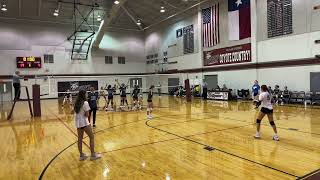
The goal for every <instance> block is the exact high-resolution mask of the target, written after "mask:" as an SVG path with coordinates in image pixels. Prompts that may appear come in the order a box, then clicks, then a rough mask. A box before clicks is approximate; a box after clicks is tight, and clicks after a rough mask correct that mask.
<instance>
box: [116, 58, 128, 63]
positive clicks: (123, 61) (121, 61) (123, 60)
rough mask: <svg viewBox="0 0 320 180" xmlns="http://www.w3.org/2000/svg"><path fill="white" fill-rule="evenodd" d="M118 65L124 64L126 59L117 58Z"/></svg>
mask: <svg viewBox="0 0 320 180" xmlns="http://www.w3.org/2000/svg"><path fill="white" fill-rule="evenodd" d="M118 64H126V58H125V57H118Z"/></svg>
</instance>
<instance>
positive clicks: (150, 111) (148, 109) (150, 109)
mask: <svg viewBox="0 0 320 180" xmlns="http://www.w3.org/2000/svg"><path fill="white" fill-rule="evenodd" d="M153 89H154V85H152V86H151V87H150V88H149V92H148V99H147V102H148V107H147V117H148V119H152V118H153V116H152V110H153V102H152V98H153Z"/></svg>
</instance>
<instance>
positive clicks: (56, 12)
mask: <svg viewBox="0 0 320 180" xmlns="http://www.w3.org/2000/svg"><path fill="white" fill-rule="evenodd" d="M53 15H54V16H56V17H57V16H59V9H55V10H54V12H53Z"/></svg>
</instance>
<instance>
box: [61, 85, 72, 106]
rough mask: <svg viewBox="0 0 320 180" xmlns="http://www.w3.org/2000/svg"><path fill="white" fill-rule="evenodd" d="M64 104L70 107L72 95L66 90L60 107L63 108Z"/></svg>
mask: <svg viewBox="0 0 320 180" xmlns="http://www.w3.org/2000/svg"><path fill="white" fill-rule="evenodd" d="M66 103H67V104H68V105H69V106H72V94H71V92H70V90H69V89H68V90H67V92H66V93H65V94H64V97H63V102H62V107H63V106H64V105H65V104H66Z"/></svg>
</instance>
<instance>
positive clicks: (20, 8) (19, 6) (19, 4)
mask: <svg viewBox="0 0 320 180" xmlns="http://www.w3.org/2000/svg"><path fill="white" fill-rule="evenodd" d="M21 6H22V3H21V0H19V1H18V8H19V17H20V16H21V14H22V12H21V11H22V7H21Z"/></svg>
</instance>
